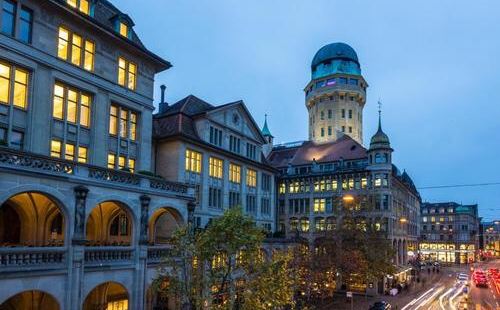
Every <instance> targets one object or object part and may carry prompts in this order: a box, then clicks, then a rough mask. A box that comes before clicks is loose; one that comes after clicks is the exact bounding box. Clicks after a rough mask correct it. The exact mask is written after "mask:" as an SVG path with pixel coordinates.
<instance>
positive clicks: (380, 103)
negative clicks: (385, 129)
mask: <svg viewBox="0 0 500 310" xmlns="http://www.w3.org/2000/svg"><path fill="white" fill-rule="evenodd" d="M377 131H380V132H382V102H380V98H379V99H378V130H377Z"/></svg>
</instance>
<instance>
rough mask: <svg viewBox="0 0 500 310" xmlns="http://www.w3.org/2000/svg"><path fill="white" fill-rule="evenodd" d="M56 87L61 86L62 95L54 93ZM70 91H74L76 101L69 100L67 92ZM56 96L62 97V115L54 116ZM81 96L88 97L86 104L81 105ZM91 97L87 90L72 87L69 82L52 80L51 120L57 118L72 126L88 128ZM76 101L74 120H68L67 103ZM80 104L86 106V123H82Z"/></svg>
mask: <svg viewBox="0 0 500 310" xmlns="http://www.w3.org/2000/svg"><path fill="white" fill-rule="evenodd" d="M56 87H61V88H62V89H63V96H62V97H60V96H59V95H57V94H56ZM70 91H71V92H74V93H76V102H74V101H71V100H70V99H69V96H68V94H69V93H70ZM56 97H57V98H61V99H62V107H61V108H62V111H61V113H62V117H61V118H59V117H57V116H55V108H56V105H55V99H56ZM82 97H87V98H88V105H83V104H82V102H83V101H82ZM93 98H94V96H92V95H91V94H90V93H89V92H86V91H85V90H81V89H79V88H76V87H73V86H71V85H69V84H66V83H64V82H60V81H58V80H56V81H55V82H54V87H53V88H52V119H53V120H58V121H61V122H67V123H70V124H72V125H74V126H78V127H83V128H85V129H88V130H90V128H91V125H92V103H93ZM70 102H71V103H73V102H74V103H76V106H75V121H72V120H69V118H68V106H69V103H70ZM82 106H84V107H86V111H87V115H88V116H87V118H86V119H87V121H86V124H84V123H82V114H81V113H82V111H83V110H84V109H82Z"/></svg>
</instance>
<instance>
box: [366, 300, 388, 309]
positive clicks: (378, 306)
mask: <svg viewBox="0 0 500 310" xmlns="http://www.w3.org/2000/svg"><path fill="white" fill-rule="evenodd" d="M387 309H392V306H391V304H390V303H388V302H387V301H383V300H382V301H377V302H376V303H374V304H373V305H372V306H371V307H370V309H369V310H387Z"/></svg>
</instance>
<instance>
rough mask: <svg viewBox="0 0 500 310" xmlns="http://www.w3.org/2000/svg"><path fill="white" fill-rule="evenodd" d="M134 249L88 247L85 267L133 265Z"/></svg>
mask: <svg viewBox="0 0 500 310" xmlns="http://www.w3.org/2000/svg"><path fill="white" fill-rule="evenodd" d="M133 258H134V249H133V248H131V247H125V248H124V247H86V248H85V265H90V266H92V265H103V264H106V265H108V264H117V263H125V264H128V263H131V262H132V260H133Z"/></svg>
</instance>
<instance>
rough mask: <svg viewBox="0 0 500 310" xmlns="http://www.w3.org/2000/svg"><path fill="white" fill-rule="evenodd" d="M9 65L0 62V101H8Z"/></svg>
mask: <svg viewBox="0 0 500 310" xmlns="http://www.w3.org/2000/svg"><path fill="white" fill-rule="evenodd" d="M9 77H10V67H9V66H6V65H4V64H2V63H0V102H2V103H7V104H8V103H9V92H10V80H9Z"/></svg>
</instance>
